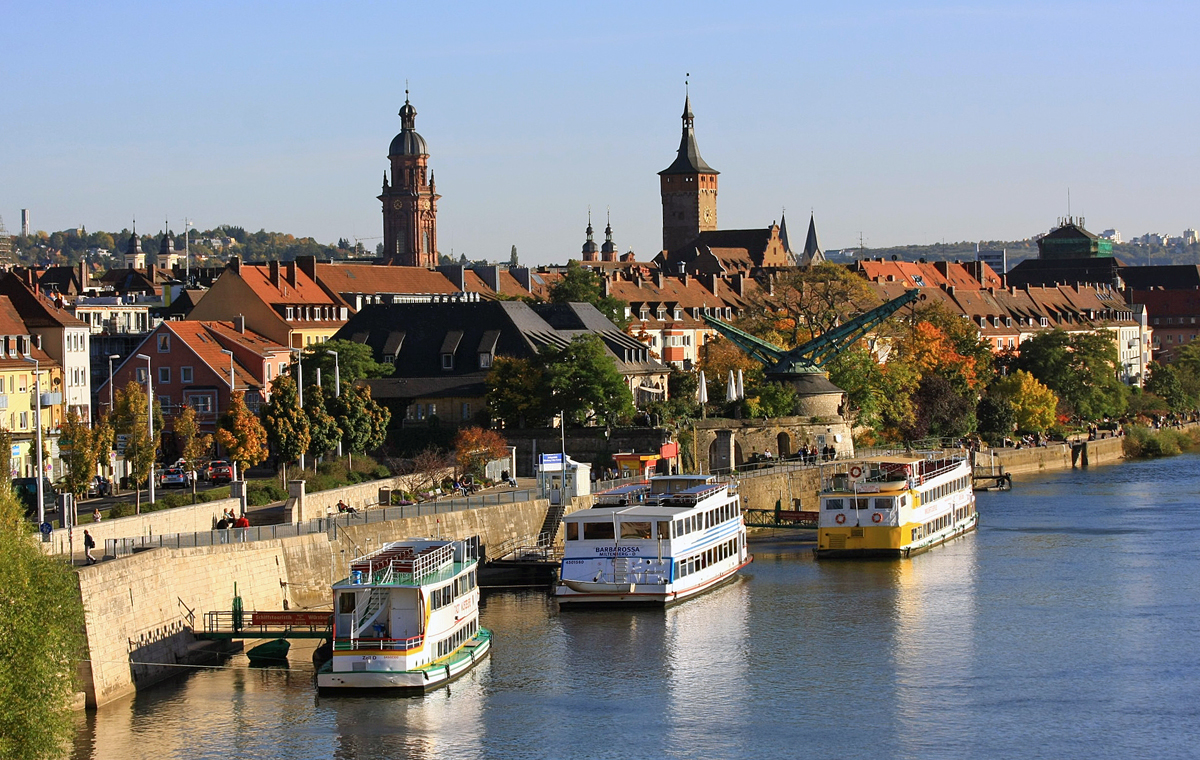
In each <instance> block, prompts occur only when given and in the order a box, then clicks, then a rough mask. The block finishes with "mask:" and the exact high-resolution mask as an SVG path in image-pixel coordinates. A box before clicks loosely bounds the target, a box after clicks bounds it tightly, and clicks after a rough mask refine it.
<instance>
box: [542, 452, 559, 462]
mask: <svg viewBox="0 0 1200 760" xmlns="http://www.w3.org/2000/svg"><path fill="white" fill-rule="evenodd" d="M542 464H562V454H542Z"/></svg>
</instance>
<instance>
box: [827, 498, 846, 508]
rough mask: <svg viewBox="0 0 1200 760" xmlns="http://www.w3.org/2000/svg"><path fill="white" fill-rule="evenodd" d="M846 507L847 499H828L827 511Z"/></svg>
mask: <svg viewBox="0 0 1200 760" xmlns="http://www.w3.org/2000/svg"><path fill="white" fill-rule="evenodd" d="M844 506H846V505H845V499H826V500H825V508H826V509H842V508H843V507H844Z"/></svg>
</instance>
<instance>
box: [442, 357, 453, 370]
mask: <svg viewBox="0 0 1200 760" xmlns="http://www.w3.org/2000/svg"><path fill="white" fill-rule="evenodd" d="M442 369H454V354H442Z"/></svg>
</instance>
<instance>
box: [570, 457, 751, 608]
mask: <svg viewBox="0 0 1200 760" xmlns="http://www.w3.org/2000/svg"><path fill="white" fill-rule="evenodd" d="M563 527H564V530H565V532H566V539H565V541H564V542H563V560H562V568H561V571H560V575H559V584H558V588H557V589H556V595H557V597H558V601H559V603H560V604H596V603H620V604H631V603H647V604H662V605H667V604H673V603H675V602H679V601H683V600H684V599H687V598H689V597H692V596H695V595H697V594H701V593H703V592H705V591H708V590H709V589H712V588H714V587H715V586H718V585H720V584H722V583H725V582H727V581H730V580H732V579H733V578H734V577H736V574H737V571H738V570H739V569H741V568H742V567H745V566H746V565H747V564H749V563H750V562H751V561H752V559H753V558H752V557H751V556H750V554H749V552H748V550H747V548H746V526H745V524H744V522H743V520H742V510H741V502H740V500H739V498H738V494H737V486H736V484H733V483H719V482H717V479H716V477H715V476H712V475H667V476H662V477H655V478H651V479H650V480H649V481H645V482H642V483H635V484H632V485H625V486H620V487H617V488H613V489H611V490H608V491H604V492H603V493H600V494H597V495H596V497H595V503H594V504H593V506H592V507H591V508H589V509H584V510H580V511H578V512H573V513H571V514H569V515H567V516H566V517H564V518H563Z"/></svg>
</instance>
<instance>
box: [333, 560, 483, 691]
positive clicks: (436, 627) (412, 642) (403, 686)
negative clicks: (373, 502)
mask: <svg viewBox="0 0 1200 760" xmlns="http://www.w3.org/2000/svg"><path fill="white" fill-rule="evenodd" d="M478 572H479V544H478V541H477V540H474V539H473V540H470V541H448V540H441V539H408V540H405V541H396V542H393V543H389V544H386V545H384V546H383V547H382V548H380V549H379V550H378V551H375V552H372V553H370V554H366V555H363V556H361V557H359V558H357V559H355V560H353V561H351V562H350V566H349V577H347V578H346V579H345V580H343V581H340V582H338V583H335V584H334V586H333V609H334V616H333V653H332V654H333V656H332V658H331V659H330V660H329V662H327V663H325V664H324V665H322V666H321V668H320V669H319V670H318V671H317V688H318V690H319V691H321V692H330V691H356V690H368V689H374V690H388V691H396V692H424V691H429V690H430V689H435V688H437V687H439V686H442V685H444V684H446V683H448V682H450V681H452V680H454V679H455V678H458V677H459V676H461V675H463V674H464V673H466V672H467V671H469V670H470V669H471V668H472V667H474V666H475V665H476V664H477V663H479V662H480V661H482V660H483V658H484V657H486V656H487V654H488V651H489V650H490V649H491V643H492V635H491V632H490V631H488V630H487V629H485V628H481V627H480V626H479V587H478V583H477V579H478Z"/></svg>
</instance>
